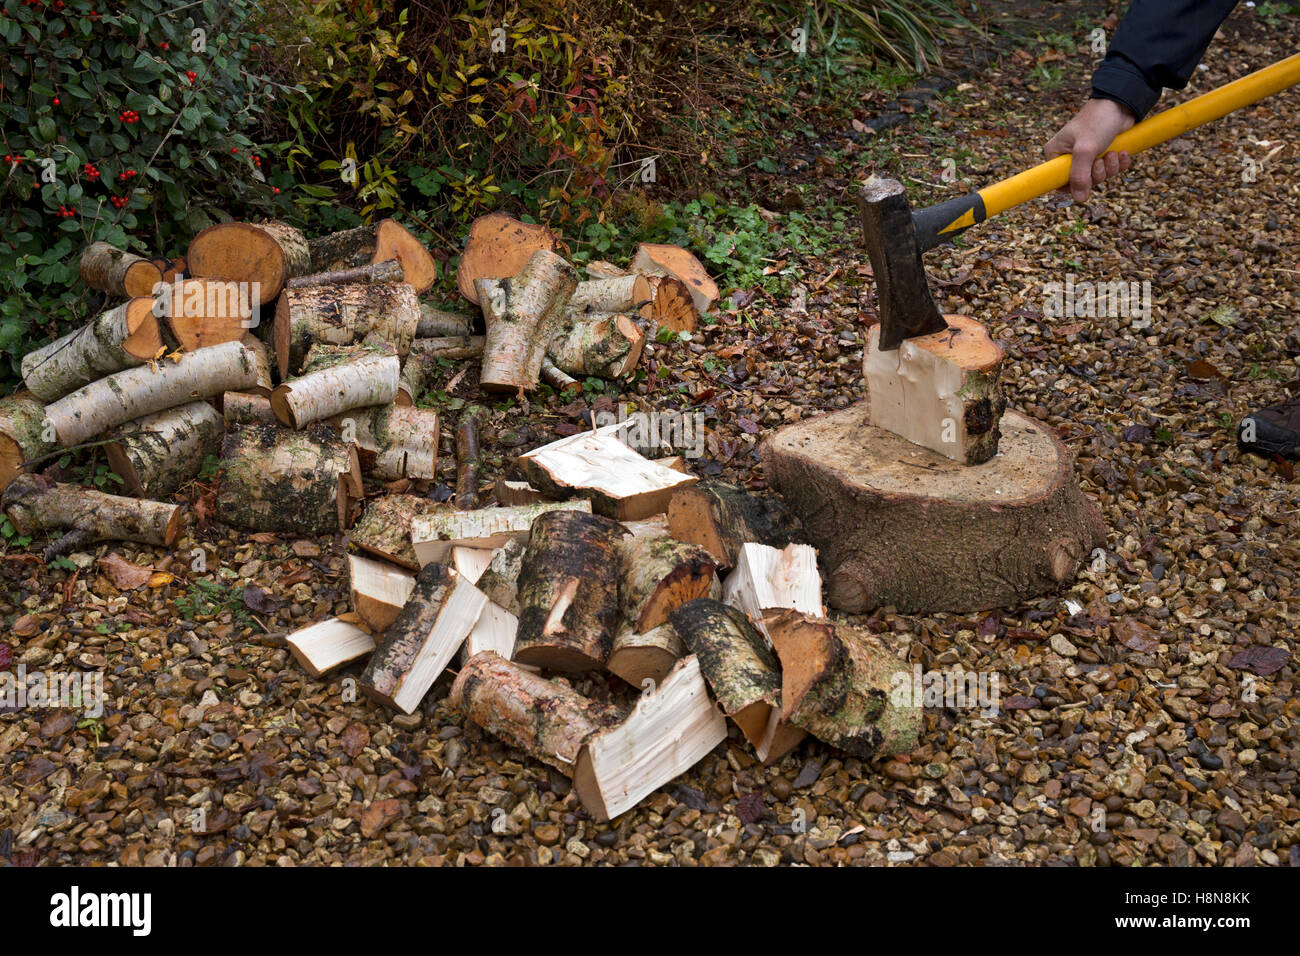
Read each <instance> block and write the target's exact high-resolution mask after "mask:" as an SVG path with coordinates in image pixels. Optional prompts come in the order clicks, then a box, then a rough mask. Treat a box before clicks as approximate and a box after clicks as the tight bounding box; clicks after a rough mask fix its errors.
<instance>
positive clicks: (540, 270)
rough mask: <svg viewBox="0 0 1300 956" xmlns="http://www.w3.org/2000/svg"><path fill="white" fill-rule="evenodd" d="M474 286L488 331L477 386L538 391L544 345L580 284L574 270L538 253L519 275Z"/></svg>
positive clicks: (544, 353) (491, 389)
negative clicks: (534, 389) (476, 288)
mask: <svg viewBox="0 0 1300 956" xmlns="http://www.w3.org/2000/svg"><path fill="white" fill-rule="evenodd" d="M478 283H479V284H478V292H479V295H480V298H481V300H482V307H483V320H484V323H485V325H486V329H487V332H486V336H485V339H484V343H483V367H482V371H481V373H480V375H479V387H480V388H483V389H485V390H487V391H507V392H513V391H517V390H518V389H525V390H528V389H533V388H536V387H537V381H538V376H539V375H540V374H541V371H542V360H543V359H545V358H546V347H547V345H548V344H549V343H550V341H551V338H552V337H553V336H554V335H555V332H556V330H557V329H558V328H559V326H560V323H561V321H562V319H563V317H564V305H565V303H566V302H568V300H569V297H570V296H571V295H572V294H573V290H574V288H575V287H576V286H577V284H578V273H577V271H576V270H575V269H574V268H573V266H571V265H569V264H568V263H567V262H565V261H564V260H563V259H561V258H560V257H559V256H557V255H556V254H555V253H553V252H546V251H538V252H535V253H533V255H532V257H531V258H530V259H529V260H528V262H527V263H525V265H524V267H523V269H522V270H520V272H519V274H518V275H515V276H513V277H512V278H506V279H479V280H478Z"/></svg>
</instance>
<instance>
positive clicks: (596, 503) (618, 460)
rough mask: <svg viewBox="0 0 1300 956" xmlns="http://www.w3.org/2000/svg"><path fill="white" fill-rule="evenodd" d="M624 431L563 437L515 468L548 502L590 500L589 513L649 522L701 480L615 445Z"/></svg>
mask: <svg viewBox="0 0 1300 956" xmlns="http://www.w3.org/2000/svg"><path fill="white" fill-rule="evenodd" d="M622 427H623V426H622V425H618V424H615V425H608V426H606V427H604V428H599V429H597V430H596V431H594V432H579V433H578V434H576V435H570V436H568V437H567V438H561V439H560V440H559V441H554V442H551V443H550V444H549V445H543V446H542V447H541V448H534V449H533V450H532V451H530V452H526V453H525V454H523V455H521V456H519V459H518V462H519V465H520V467H522V468H523V471H524V474H525V475H526V476H527V477H528V480H529V481H530V482H532V484H533V486H534V487H536V488H538V489H540V490H541V491H542V493H543V494H546V495H550V496H551V497H552V498H566V497H569V496H571V495H578V496H581V497H583V498H587V499H590V501H591V508H592V510H593V511H595V512H596V513H597V514H602V515H606V516H608V517H610V518H615V519H617V520H619V521H635V520H638V519H640V518H648V517H650V516H651V515H654V514H658V513H659V512H661V511H664V510H665V509H667V507H668V503H669V499H671V498H672V497H673V495H674V494H675V493H676V492H678V491H679V490H680V489H681V488H684V487H685V486H687V485H693V484H695V483H696V482H697V481H698V480H699V479H697V478H696V477H695V476H694V475H683V474H682V473H681V472H677V471H673V470H672V469H670V468H664V467H663V466H662V465H659V464H656V463H655V462H653V461H650V460H649V459H647V458H644V457H642V456H641V455H638V454H637V453H636V452H634V451H633V450H632V449H630V448H628V447H627V445H625V444H623V442H621V441H619V439H618V431H619V430H620V429H621V428H622ZM674 537H677V538H678V539H679V540H687V539H684V538H681V537H680V536H678V535H674Z"/></svg>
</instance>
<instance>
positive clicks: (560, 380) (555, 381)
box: [539, 357, 582, 394]
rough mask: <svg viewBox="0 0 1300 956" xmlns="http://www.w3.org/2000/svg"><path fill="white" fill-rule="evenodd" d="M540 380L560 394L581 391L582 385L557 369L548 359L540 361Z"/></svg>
mask: <svg viewBox="0 0 1300 956" xmlns="http://www.w3.org/2000/svg"><path fill="white" fill-rule="evenodd" d="M539 377H540V378H541V380H542V381H543V382H545V383H546V384H547V385H549V386H551V388H553V389H555V390H556V391H557V392H559V393H560V394H564V393H565V392H575V391H576V392H580V391H582V383H581V382H579V381H578V380H577V379H576V378H574V377H573V376H572V375H570V374H569V373H568V372H566V371H564V370H563V369H560V368H557V367H556V365H555V363H554V362H552V361H551V360H550V358H549V357H548V358H545V359H543V360H542V371H541V373H540V375H539Z"/></svg>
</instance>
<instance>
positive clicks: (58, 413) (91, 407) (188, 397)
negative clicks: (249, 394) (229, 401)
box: [45, 342, 257, 448]
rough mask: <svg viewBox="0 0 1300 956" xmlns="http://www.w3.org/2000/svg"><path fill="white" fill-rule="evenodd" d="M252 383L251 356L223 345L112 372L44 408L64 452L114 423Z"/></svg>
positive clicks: (239, 348)
mask: <svg viewBox="0 0 1300 956" xmlns="http://www.w3.org/2000/svg"><path fill="white" fill-rule="evenodd" d="M256 382H257V365H256V361H255V359H254V357H253V355H252V353H251V352H249V350H248V349H246V348H244V347H243V346H242V345H240V344H239V343H238V342H226V343H225V344H224V345H214V346H213V347H212V348H207V349H199V350H198V351H197V352H186V353H185V354H184V355H180V356H178V357H177V359H176V361H163V362H161V363H159V364H158V365H156V366H152V365H142V366H138V367H136V368H129V369H126V370H125V371H121V372H114V373H113V374H111V375H108V376H105V377H104V378H101V379H98V380H96V381H94V382H91V383H90V384H89V385H85V386H82V387H81V388H79V389H77V390H76V391H75V392H71V393H69V394H67V395H65V396H64V397H63V398H60V399H59V400H58V401H57V402H54V403H52V404H50V405H48V406H46V408H45V414H46V417H48V418H49V420H50V422H51V423H53V425H54V431H55V434H56V435H57V436H58V440H59V444H60V445H63V446H64V447H65V448H66V447H68V446H69V445H77V444H80V443H81V442H83V441H85V440H86V439H88V438H93V437H94V436H95V435H98V434H99V433H100V432H103V431H106V430H107V429H109V428H112V427H113V426H114V425H121V424H124V423H125V422H129V421H131V420H132V419H135V418H143V417H144V416H145V415H149V414H152V413H153V412H160V411H162V410H163V409H165V408H172V407H174V406H176V405H180V404H183V403H185V402H191V401H193V400H194V399H196V398H207V397H209V396H212V395H217V394H220V393H221V392H224V391H238V390H239V389H241V388H248V387H249V386H250V385H254V384H256Z"/></svg>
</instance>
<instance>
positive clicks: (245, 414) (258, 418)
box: [221, 392, 278, 429]
mask: <svg viewBox="0 0 1300 956" xmlns="http://www.w3.org/2000/svg"><path fill="white" fill-rule="evenodd" d="M221 415H222V418H224V419H225V423H226V428H227V429H229V428H233V427H234V426H236V425H275V424H277V423H278V422H277V420H276V417H275V412H274V411H273V410H272V409H271V399H270V398H268V397H265V396H262V395H256V394H253V393H251V392H226V393H224V394H223V395H222V396H221Z"/></svg>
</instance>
